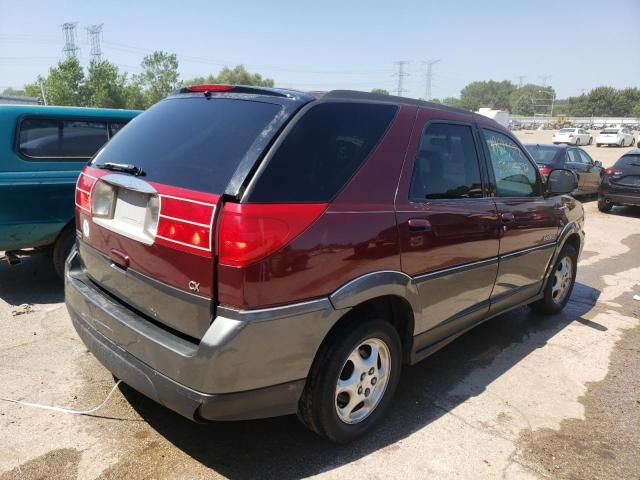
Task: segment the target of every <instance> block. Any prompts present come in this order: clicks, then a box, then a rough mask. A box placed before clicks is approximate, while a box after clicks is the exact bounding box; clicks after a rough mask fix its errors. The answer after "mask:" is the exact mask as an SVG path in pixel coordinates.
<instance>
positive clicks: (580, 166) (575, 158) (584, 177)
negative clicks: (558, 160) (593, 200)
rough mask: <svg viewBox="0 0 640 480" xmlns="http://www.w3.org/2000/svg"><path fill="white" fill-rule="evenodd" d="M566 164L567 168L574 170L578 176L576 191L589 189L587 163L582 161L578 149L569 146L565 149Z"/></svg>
mask: <svg viewBox="0 0 640 480" xmlns="http://www.w3.org/2000/svg"><path fill="white" fill-rule="evenodd" d="M566 166H567V168H568V169H570V170H573V171H574V172H576V175H577V176H578V191H580V192H585V191H588V190H589V172H588V170H587V165H585V164H584V163H583V162H582V157H581V156H580V149H578V148H569V149H567V163H566Z"/></svg>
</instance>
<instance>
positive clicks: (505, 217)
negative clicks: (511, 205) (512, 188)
mask: <svg viewBox="0 0 640 480" xmlns="http://www.w3.org/2000/svg"><path fill="white" fill-rule="evenodd" d="M515 219H516V217H514V215H513V213H511V212H502V213H501V214H500V220H502V223H511V222H513V221H514V220H515Z"/></svg>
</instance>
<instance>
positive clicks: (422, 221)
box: [407, 218, 431, 232]
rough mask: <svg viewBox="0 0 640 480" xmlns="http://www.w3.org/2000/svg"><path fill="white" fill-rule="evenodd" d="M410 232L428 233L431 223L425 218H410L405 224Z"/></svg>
mask: <svg viewBox="0 0 640 480" xmlns="http://www.w3.org/2000/svg"><path fill="white" fill-rule="evenodd" d="M407 223H408V224H409V230H411V231H412V232H430V231H431V223H430V222H429V220H427V219H426V218H410V219H409V221H408V222H407Z"/></svg>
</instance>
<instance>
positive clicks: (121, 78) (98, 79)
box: [83, 60, 127, 108]
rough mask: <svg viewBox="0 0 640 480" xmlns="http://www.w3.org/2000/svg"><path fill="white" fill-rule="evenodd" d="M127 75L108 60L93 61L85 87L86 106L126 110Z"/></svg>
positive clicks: (88, 70)
mask: <svg viewBox="0 0 640 480" xmlns="http://www.w3.org/2000/svg"><path fill="white" fill-rule="evenodd" d="M126 83H127V75H126V74H121V73H120V72H119V71H118V67H117V66H115V65H114V64H112V63H109V62H108V61H107V60H102V61H100V62H96V61H92V62H91V63H90V64H89V68H88V69H87V80H86V82H85V83H84V86H83V92H84V98H85V105H86V106H88V107H105V108H125V107H127V96H126Z"/></svg>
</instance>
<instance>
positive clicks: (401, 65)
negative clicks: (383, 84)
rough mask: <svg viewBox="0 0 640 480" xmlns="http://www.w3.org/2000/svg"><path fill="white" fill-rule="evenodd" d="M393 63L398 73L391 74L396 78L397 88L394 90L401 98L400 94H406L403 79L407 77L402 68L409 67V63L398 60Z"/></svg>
mask: <svg viewBox="0 0 640 480" xmlns="http://www.w3.org/2000/svg"><path fill="white" fill-rule="evenodd" d="M394 63H395V64H396V65H398V73H394V74H393V75H394V76H395V77H398V88H397V89H396V95H398V96H399V97H401V96H402V94H403V93H404V92H406V90H405V89H404V77H408V76H409V74H408V73H407V72H405V71H404V66H405V65H409V62H407V61H406V60H399V61H397V62H394Z"/></svg>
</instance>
